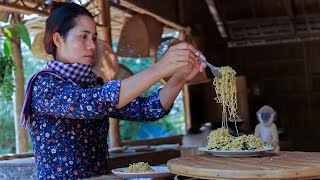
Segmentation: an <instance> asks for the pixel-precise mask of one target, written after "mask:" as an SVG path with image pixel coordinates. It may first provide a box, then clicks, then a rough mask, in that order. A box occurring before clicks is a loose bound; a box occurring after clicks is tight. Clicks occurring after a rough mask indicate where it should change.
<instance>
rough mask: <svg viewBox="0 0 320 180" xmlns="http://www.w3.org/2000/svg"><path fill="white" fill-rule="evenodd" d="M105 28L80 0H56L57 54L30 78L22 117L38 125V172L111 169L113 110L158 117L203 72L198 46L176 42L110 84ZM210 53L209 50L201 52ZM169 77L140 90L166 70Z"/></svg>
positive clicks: (49, 175) (62, 174) (68, 174)
mask: <svg viewBox="0 0 320 180" xmlns="http://www.w3.org/2000/svg"><path fill="white" fill-rule="evenodd" d="M96 40H97V30H96V25H95V22H94V20H93V17H92V15H91V14H90V13H89V12H88V11H87V10H86V9H85V8H84V7H82V6H79V5H77V4H75V3H56V4H54V5H53V7H52V9H51V12H50V16H49V18H48V19H47V20H46V30H45V35H44V47H45V50H46V52H47V53H49V54H52V55H53V57H54V60H51V61H49V62H48V63H47V66H46V68H45V70H43V71H41V72H39V73H37V74H35V75H34V76H33V77H32V78H31V80H30V81H29V84H28V88H27V92H26V98H25V103H24V107H23V114H22V122H23V125H27V126H28V127H29V131H30V137H31V140H32V145H33V150H34V153H35V161H36V165H37V179H81V178H88V177H92V176H98V175H102V174H105V173H107V169H108V168H107V140H106V139H107V134H108V133H107V132H108V125H109V124H108V117H116V118H120V119H127V120H136V121H155V120H157V119H159V118H161V117H163V116H164V115H166V114H167V113H168V111H169V109H170V107H171V106H172V104H173V102H174V100H175V98H176V97H177V95H178V93H179V92H180V91H181V89H182V88H183V85H184V84H185V83H186V82H187V81H188V80H190V79H191V78H193V77H194V76H195V75H196V74H197V73H198V72H199V71H203V70H204V68H205V65H204V64H200V63H199V62H198V61H197V59H196V56H195V55H194V53H196V52H197V50H196V49H195V48H194V47H192V46H191V45H189V44H187V43H181V44H178V45H175V46H173V47H171V48H170V49H169V50H168V51H167V53H166V54H165V55H164V56H163V58H162V59H161V60H160V61H159V62H158V63H157V64H155V65H154V66H152V67H150V68H148V69H146V70H144V71H142V72H140V73H138V74H136V75H133V76H131V77H129V78H127V79H124V80H121V81H120V80H114V81H108V82H106V83H103V82H102V81H101V78H98V77H97V76H96V74H94V73H93V72H92V71H91V70H92V66H91V65H92V64H93V62H94V54H95V50H96ZM201 56H203V55H201ZM168 76H172V77H171V78H170V80H169V81H168V83H167V84H166V85H165V86H164V87H163V88H162V89H160V90H158V91H156V92H154V93H153V94H152V95H151V96H149V97H147V98H140V97H139V95H140V94H141V93H143V92H144V91H145V90H147V89H148V88H149V87H151V86H152V85H153V84H155V83H156V82H157V81H158V80H160V79H161V78H164V77H168Z"/></svg>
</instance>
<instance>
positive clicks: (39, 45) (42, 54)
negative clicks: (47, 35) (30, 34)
mask: <svg viewBox="0 0 320 180" xmlns="http://www.w3.org/2000/svg"><path fill="white" fill-rule="evenodd" d="M43 37H44V31H41V32H39V33H38V34H37V35H36V36H35V38H34V40H33V43H32V49H31V50H32V52H33V54H34V55H35V56H36V57H37V58H39V59H42V60H45V61H47V60H50V59H53V56H52V55H50V54H47V53H46V51H45V50H44V47H43Z"/></svg>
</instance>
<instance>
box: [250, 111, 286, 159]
mask: <svg viewBox="0 0 320 180" xmlns="http://www.w3.org/2000/svg"><path fill="white" fill-rule="evenodd" d="M276 115H277V112H276V111H275V110H274V109H273V108H272V107H270V106H268V105H265V106H263V107H262V108H261V109H260V110H259V111H258V112H257V118H258V121H259V122H260V123H259V124H258V125H257V126H256V128H255V130H254V135H255V136H257V137H260V138H261V139H262V140H263V141H264V142H265V143H267V144H270V145H272V147H273V148H274V152H275V153H278V152H279V151H280V146H279V134H278V129H277V126H276V124H275V123H273V121H274V120H276Z"/></svg>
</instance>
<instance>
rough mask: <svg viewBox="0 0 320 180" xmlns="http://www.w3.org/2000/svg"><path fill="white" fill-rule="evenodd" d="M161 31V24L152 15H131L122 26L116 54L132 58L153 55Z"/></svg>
mask: <svg viewBox="0 0 320 180" xmlns="http://www.w3.org/2000/svg"><path fill="white" fill-rule="evenodd" d="M162 31H163V25H162V24H161V23H160V22H158V21H157V20H156V19H154V18H153V17H150V16H148V15H143V14H138V15H136V16H133V17H132V18H130V19H129V20H128V21H127V22H126V23H125V24H124V26H123V28H122V31H121V34H120V38H119V43H118V48H117V55H118V56H121V57H133V58H142V57H150V56H153V55H154V52H156V49H157V47H158V45H159V43H160V40H161V35H162ZM150 52H151V53H150Z"/></svg>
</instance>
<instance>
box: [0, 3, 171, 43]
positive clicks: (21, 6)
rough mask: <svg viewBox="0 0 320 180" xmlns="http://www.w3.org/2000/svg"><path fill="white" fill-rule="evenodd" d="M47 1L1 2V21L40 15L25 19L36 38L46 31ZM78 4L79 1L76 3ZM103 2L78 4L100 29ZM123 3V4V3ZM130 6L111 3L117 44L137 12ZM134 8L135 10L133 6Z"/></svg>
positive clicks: (167, 30) (167, 27)
mask: <svg viewBox="0 0 320 180" xmlns="http://www.w3.org/2000/svg"><path fill="white" fill-rule="evenodd" d="M46 2H47V1H45V0H37V1H34V0H19V1H8V2H0V9H1V11H0V20H1V21H3V22H6V21H8V19H9V15H10V14H11V13H13V12H15V13H21V14H25V15H30V14H38V15H39V16H37V17H34V18H31V19H24V20H23V21H25V25H26V26H27V28H28V31H29V33H30V35H31V36H35V35H36V34H37V33H39V32H41V31H43V30H44V27H45V20H46V18H47V16H48V9H47V7H48V5H46ZM76 2H78V1H76ZM100 2H101V1H92V0H81V1H80V2H78V3H79V4H82V5H83V6H84V7H86V8H87V9H88V10H89V11H90V12H91V13H92V14H93V16H94V17H95V21H96V23H97V26H98V31H99V28H101V27H102V26H104V24H103V17H105V16H104V15H103V14H102V12H101V7H100V6H101V3H100ZM122 3H123V2H122ZM128 5H129V6H130V5H131V4H130V3H129V4H125V5H124V6H121V5H120V3H118V4H117V3H113V2H111V1H110V22H111V31H112V33H111V34H112V39H113V41H115V42H117V41H118V40H119V36H120V33H121V30H122V27H123V24H124V22H125V21H126V20H127V19H128V18H130V17H132V16H133V15H134V14H137V12H135V11H133V10H131V9H128V8H126V7H125V6H128ZM132 8H135V7H134V6H132ZM175 30H176V29H175V28H174V27H169V26H165V27H164V32H166V33H168V32H172V31H175Z"/></svg>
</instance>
